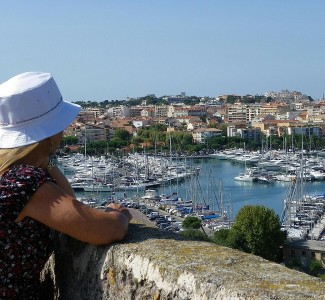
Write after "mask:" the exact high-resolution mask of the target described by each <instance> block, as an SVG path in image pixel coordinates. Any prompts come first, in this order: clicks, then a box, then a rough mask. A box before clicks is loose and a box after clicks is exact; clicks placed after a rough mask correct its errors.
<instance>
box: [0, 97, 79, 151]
mask: <svg viewBox="0 0 325 300" xmlns="http://www.w3.org/2000/svg"><path fill="white" fill-rule="evenodd" d="M79 111H80V106H79V105H76V104H73V103H70V102H65V101H61V102H60V103H59V105H58V106H57V107H56V108H55V109H54V110H52V111H51V112H49V113H48V114H46V115H44V116H41V117H39V118H37V119H34V120H31V121H27V122H23V123H20V124H14V125H7V126H3V127H2V128H0V148H2V149H4V148H16V147H21V146H25V145H30V144H34V143H36V142H39V141H41V140H43V139H45V138H48V137H51V136H53V135H55V134H57V133H59V132H61V131H63V130H64V129H66V128H67V127H68V126H69V125H70V124H71V123H72V122H73V120H74V119H75V118H76V116H77V115H78V113H79Z"/></svg>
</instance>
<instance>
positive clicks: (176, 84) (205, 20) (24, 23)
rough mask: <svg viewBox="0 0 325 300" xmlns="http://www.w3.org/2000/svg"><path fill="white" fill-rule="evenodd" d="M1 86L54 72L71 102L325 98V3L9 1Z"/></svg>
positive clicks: (3, 18)
mask: <svg viewBox="0 0 325 300" xmlns="http://www.w3.org/2000/svg"><path fill="white" fill-rule="evenodd" d="M1 8H2V9H1V12H0V17H1V19H0V24H1V31H0V32H1V38H2V45H1V50H0V53H1V58H2V62H1V72H0V83H2V82H4V81H6V80H7V79H9V78H10V77H12V76H14V75H17V74H19V73H22V72H26V71H44V72H50V73H52V74H53V76H54V78H55V80H56V82H57V83H58V86H59V88H60V90H61V92H62V95H63V97H64V98H65V99H66V100H68V101H73V102H75V101H98V102H102V101H104V100H123V99H125V98H126V97H131V98H137V97H142V96H146V95H148V94H155V95H156V96H157V97H161V96H163V95H178V94H180V93H181V92H185V93H186V94H187V95H195V96H209V97H216V96H218V95H222V94H238V95H246V94H251V95H255V94H264V93H266V92H269V91H275V92H278V91H281V90H285V89H288V90H289V91H299V92H301V93H303V94H306V95H308V96H311V97H312V98H313V99H315V100H316V99H319V98H321V97H322V96H323V93H324V92H325V87H324V78H325V51H324V50H323V49H324V48H325V47H324V46H325V45H324V44H325V32H324V29H323V28H325V26H324V25H325V20H324V17H323V14H324V11H325V1H322V0H314V1H302V0H287V1H280V0H275V1H257V0H249V1H242V0H233V1H226V0H203V1H194V0H186V1H185V0H178V1H172V0H166V1H149V0H140V1H130V0H125V1H114V0H107V1H104V0H97V1H96V2H90V1H85V0H80V1H76V0H71V1H63V0H58V1H55V2H51V1H40V0H31V1H26V2H22V1H18V0H12V1H5V2H3V3H2V5H1Z"/></svg>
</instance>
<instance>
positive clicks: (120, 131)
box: [113, 128, 130, 141]
mask: <svg viewBox="0 0 325 300" xmlns="http://www.w3.org/2000/svg"><path fill="white" fill-rule="evenodd" d="M113 138H116V139H120V140H125V141H128V140H129V139H130V134H129V133H128V131H127V130H125V129H124V128H116V129H115V131H114V134H113Z"/></svg>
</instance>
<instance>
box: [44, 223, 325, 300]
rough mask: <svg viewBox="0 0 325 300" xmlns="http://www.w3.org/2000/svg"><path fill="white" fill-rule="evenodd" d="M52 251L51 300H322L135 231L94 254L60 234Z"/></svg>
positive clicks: (198, 249)
mask: <svg viewBox="0 0 325 300" xmlns="http://www.w3.org/2000/svg"><path fill="white" fill-rule="evenodd" d="M56 245H57V249H56V251H55V255H54V256H53V257H52V259H51V260H50V262H49V264H48V265H47V267H46V268H45V270H44V273H43V276H42V278H43V282H44V285H45V287H46V291H47V293H49V286H48V283H49V280H48V279H49V278H51V279H52V280H54V285H55V287H54V295H55V296H54V298H55V299H68V300H69V299H87V300H88V299H114V300H116V299H120V300H123V299H130V300H131V299H132V300H133V299H135V300H140V299H141V300H145V299H154V300H163V299H173V300H178V299H182V300H185V299H186V300H205V299H206V300H211V299H294V300H299V299H325V296H324V295H325V283H324V282H322V281H320V280H318V279H317V278H314V277H311V276H308V275H306V274H303V273H300V272H297V271H294V270H290V269H287V268H285V267H283V266H281V265H278V264H275V263H272V262H269V261H266V260H264V259H262V258H259V257H257V256H253V255H249V254H246V253H242V252H239V251H235V250H233V249H229V248H226V247H221V246H217V245H214V244H210V243H205V242H195V241H185V240H182V239H180V238H179V236H178V235H177V234H171V233H166V232H161V231H159V230H157V229H155V228H150V227H145V226H143V225H140V224H131V226H130V232H129V234H128V236H127V238H126V239H125V241H124V242H123V243H118V244H114V245H111V246H105V247H94V246H91V245H87V244H84V243H80V242H77V241H75V240H73V239H71V238H68V237H66V236H63V235H60V236H58V238H57V243H56ZM53 270H54V271H53ZM51 297H52V299H53V296H51Z"/></svg>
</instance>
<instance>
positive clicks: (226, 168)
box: [96, 158, 325, 219]
mask: <svg viewBox="0 0 325 300" xmlns="http://www.w3.org/2000/svg"><path fill="white" fill-rule="evenodd" d="M186 163H187V164H188V165H190V166H192V167H196V168H200V172H199V175H198V176H197V177H192V178H191V179H187V180H184V181H182V182H178V183H173V184H171V185H168V186H161V187H159V188H156V190H157V193H158V195H159V194H165V195H171V194H172V193H175V192H176V193H177V195H178V196H179V197H180V198H181V199H182V200H190V199H191V200H194V198H195V201H196V203H203V202H204V203H205V204H209V205H210V207H211V208H214V207H215V208H216V203H217V201H218V200H219V199H220V195H222V199H223V204H224V207H225V208H226V209H227V210H228V212H229V213H231V217H232V219H233V218H235V216H236V214H237V213H238V211H239V209H240V208H241V207H243V206H244V205H263V206H266V207H269V208H271V209H273V210H274V211H275V213H277V214H278V215H279V217H281V214H282V210H283V199H284V198H285V197H286V195H287V194H288V190H289V187H290V184H291V183H288V182H274V183H271V184H265V183H256V182H252V183H251V182H238V181H235V180H234V177H235V176H237V175H238V174H239V173H242V172H244V168H245V167H244V165H242V164H239V163H234V162H232V161H228V160H219V159H218V158H192V159H187V160H186ZM221 186H222V188H221ZM305 192H306V193H308V194H324V193H325V182H324V181H322V182H308V183H306V185H305ZM136 194H138V195H139V196H142V195H144V191H143V190H138V191H124V192H116V194H115V197H117V198H118V197H123V196H127V197H133V196H135V195H136ZM96 196H97V197H100V198H102V199H103V200H105V199H106V198H107V197H109V196H111V194H105V193H103V194H97V195H96Z"/></svg>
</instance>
